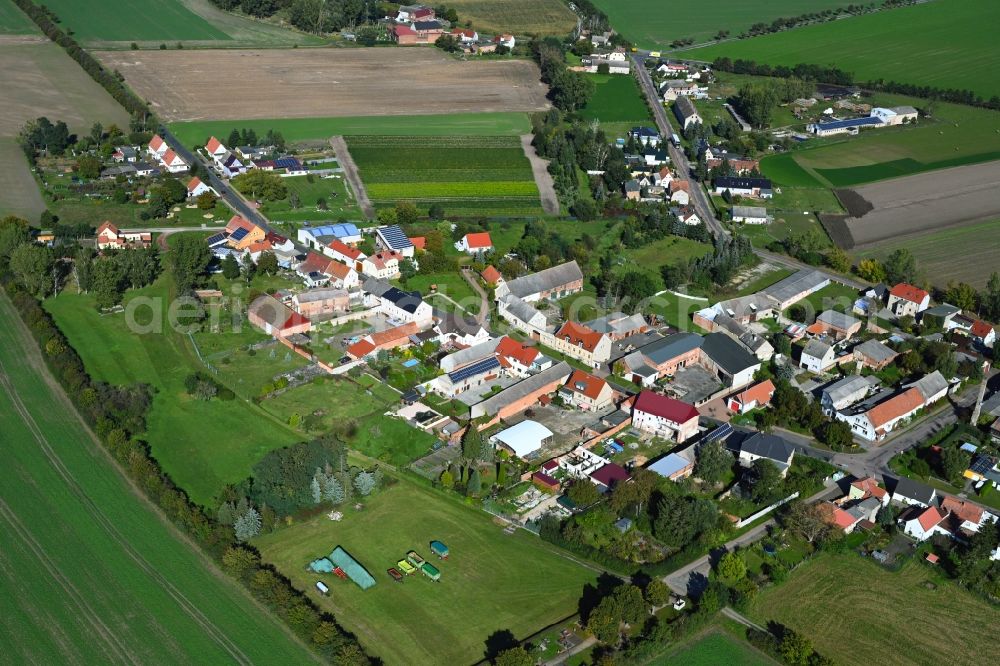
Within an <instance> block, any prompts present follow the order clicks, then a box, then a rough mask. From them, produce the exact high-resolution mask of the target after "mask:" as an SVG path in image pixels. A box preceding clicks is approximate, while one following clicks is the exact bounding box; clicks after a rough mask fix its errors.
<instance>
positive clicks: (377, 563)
mask: <svg viewBox="0 0 1000 666" xmlns="http://www.w3.org/2000/svg"><path fill="white" fill-rule="evenodd" d="M435 539H436V540H440V541H442V542H444V543H445V544H446V545H447V546H448V549H449V550H450V555H449V558H448V560H446V561H442V562H439V561H438V560H437V559H436V558H433V557H432V554H431V553H430V551H429V548H428V543H429V542H430V541H431V540H435ZM254 545H255V546H257V548H259V549H260V551H261V553H262V555H263V558H264V560H265V561H268V562H271V563H272V564H274V565H275V566H277V567H278V568H279V569H280V570H281V571H282V572H283V573H285V574H286V575H287V576H288V577H289V578H291V580H292V582H293V583H294V584H295V586H296V587H298V588H300V589H310V590H313V584H314V583H315V581H316V580H317V578H320V579H323V580H324V581H325V582H326V583H327V585H329V587H330V589H331V593H330V596H328V597H322V596H319V595H315V594H314V595H312V596H313V598H314V599H315V601H316V603H317V604H319V605H320V607H321V608H324V609H328V610H330V611H332V612H333V613H334V614H335V615H336V617H337V619H338V621H339V622H341V623H342V624H343V625H344V626H345V628H347V629H348V630H350V631H352V632H353V633H355V635H357V637H358V639H359V640H360V641H361V643H362V645H363V646H364V647H365V648H366V650H368V651H369V652H370V653H372V654H375V655H377V656H379V657H381V658H382V659H383V660H384V661H385V663H386V664H412V665H423V664H427V665H428V666H430V665H436V664H473V663H478V662H479V661H480V660H481V659H482V658H483V654H484V652H485V649H486V640H487V638H488V637H489V636H491V635H492V634H494V633H495V632H501V631H504V630H507V631H510V632H512V633H513V635H514V636H515V637H516V638H518V639H523V638H526V637H527V636H529V635H531V634H533V633H535V632H536V631H537V630H538V629H539V628H541V627H545V626H548V625H550V624H552V623H555V622H557V621H559V620H562V619H564V618H567V617H569V616H571V615H573V614H574V613H575V612H576V610H577V600H578V599H579V598H580V595H581V593H582V590H583V586H584V584H586V583H588V582H592V581H593V580H594V578H595V575H596V574H595V573H594V572H592V571H590V570H589V569H587V568H585V567H583V566H581V565H579V564H577V563H576V562H574V561H572V560H569V559H566V558H565V557H562V556H561V555H559V554H557V553H555V552H553V551H552V550H550V546H548V544H546V543H545V542H543V541H542V540H540V539H538V538H537V537H536V536H535V535H533V534H529V533H528V532H525V531H522V530H518V531H517V532H515V533H514V534H509V535H508V534H505V533H504V531H503V526H502V525H497V524H495V523H494V522H493V521H492V520H491V518H490V516H489V515H488V514H486V513H484V512H482V511H477V510H474V509H471V508H469V507H467V506H464V505H463V504H462V503H461V502H458V501H456V500H455V499H454V498H451V497H447V496H444V495H442V494H441V493H440V492H438V491H435V490H431V489H428V488H424V487H422V486H419V485H417V484H415V483H413V482H412V481H410V480H408V479H407V478H406V477H402V478H400V479H398V480H397V482H396V483H395V484H394V485H391V486H390V487H388V488H386V489H385V490H383V491H381V492H379V493H378V494H376V495H373V496H372V497H371V498H369V499H368V500H367V501H366V502H365V504H364V508H363V509H361V510H360V511H357V510H353V509H350V508H348V509H346V510H345V511H344V518H343V520H341V521H340V522H336V523H334V522H331V521H330V520H329V519H327V517H326V516H325V515H319V516H316V517H315V518H311V519H309V520H307V521H304V522H299V523H296V524H295V525H292V526H291V527H287V528H283V529H281V530H278V531H276V532H273V533H271V534H268V535H264V536H262V537H259V538H257V539H255V540H254ZM337 545H340V546H342V547H343V548H344V549H345V550H347V551H348V552H349V553H351V555H352V556H354V557H355V558H356V559H357V560H358V561H359V562H360V563H361V564H363V565H364V566H365V567H366V568H367V569H368V571H369V572H370V573H371V574H372V576H374V577H375V580H376V581H377V582H376V584H375V586H374V587H372V588H370V589H368V590H361V589H360V588H359V587H357V586H356V585H354V584H353V583H350V582H346V581H342V580H339V579H337V578H335V577H333V576H319V577H318V576H317V575H316V574H313V573H310V572H308V571H306V570H305V565H306V564H307V563H308V562H310V561H311V560H313V559H315V558H316V557H319V556H320V555H323V554H326V553H329V552H330V551H331V550H333V548H334V547H335V546H337ZM409 550H416V551H417V552H418V553H420V554H421V555H422V556H424V557H429V558H430V559H431V561H432V563H433V564H434V565H435V566H437V567H438V568H439V569H440V570H441V580H440V582H437V583H433V582H431V581H429V580H428V579H426V578H424V577H423V576H421V575H419V574H416V575H413V576H409V577H407V578H406V580H405V582H404V583H402V584H398V583H395V582H393V580H392V579H391V578H390V577H389V576H388V575H387V574H386V569H387V568H389V567H391V566H394V565H395V563H396V561H397V560H400V559H402V558H403V557H404V556H405V555H406V553H407V551H409ZM313 591H314V590H313Z"/></svg>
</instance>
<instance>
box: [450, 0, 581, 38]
mask: <svg viewBox="0 0 1000 666" xmlns="http://www.w3.org/2000/svg"><path fill="white" fill-rule="evenodd" d="M447 6H448V7H451V8H452V9H454V10H455V11H457V12H458V18H459V21H460V23H461V24H462V25H464V24H465V23H466V22H467V21H468V22H471V23H472V26H473V27H474V28H476V29H477V30H485V31H486V32H493V33H496V32H509V33H513V34H515V35H518V36H520V35H556V36H558V37H564V36H565V35H568V34H569V33H570V32H572V30H573V28H575V27H576V15H575V14H573V12H571V11H570V9H569V7H567V6H566V3H564V2H562V0H450V2H449V3H448V4H447Z"/></svg>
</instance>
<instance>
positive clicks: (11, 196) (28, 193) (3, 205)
mask: <svg viewBox="0 0 1000 666" xmlns="http://www.w3.org/2000/svg"><path fill="white" fill-rule="evenodd" d="M44 210H45V201H43V200H42V193H41V192H39V191H38V185H37V183H35V179H34V177H33V176H32V175H31V166H30V165H29V164H28V160H27V158H26V157H25V156H24V151H23V150H21V147H20V146H18V145H17V139H14V138H13V137H0V217H4V216H5V215H18V216H20V217H23V218H24V219H26V220H28V221H29V222H31V223H32V224H37V223H38V218H39V215H41V214H42V211H44Z"/></svg>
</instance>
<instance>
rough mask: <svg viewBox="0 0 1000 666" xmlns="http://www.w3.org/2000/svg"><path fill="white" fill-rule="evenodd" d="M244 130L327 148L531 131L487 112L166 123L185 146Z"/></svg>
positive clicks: (509, 116)
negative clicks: (354, 140)
mask: <svg viewBox="0 0 1000 666" xmlns="http://www.w3.org/2000/svg"><path fill="white" fill-rule="evenodd" d="M234 127H235V128H238V129H242V128H247V129H252V130H254V131H255V132H257V135H258V136H263V135H264V134H266V133H267V131H268V130H271V129H273V130H274V131H276V132H280V133H281V135H282V136H283V137H284V138H285V141H287V142H289V143H315V142H320V143H323V144H326V142H327V141H328V140H329V138H330V137H331V136H336V135H341V136H351V135H356V134H370V135H379V136H443V135H446V134H447V135H449V136H476V135H489V136H494V135H496V136H499V135H504V134H508V135H512V136H518V135H521V134H527V133H528V132H530V131H531V123H530V122H529V121H528V115H527V114H526V113H518V112H504V111H499V112H485V113H450V114H439V115H426V116H424V115H420V116H413V115H407V116H344V117H339V118H270V119H259V118H255V119H247V120H203V121H191V122H176V123H170V131H171V132H173V134H174V136H176V137H177V138H178V139H179V140H180V141H181V142H182V143H183V144H184V145H185V146H199V147H200V146H204V145H205V142H206V141H207V140H208V137H210V136H217V137H219V138H224V137H226V136H228V135H229V132H230V131H231V130H232V129H233V128H234Z"/></svg>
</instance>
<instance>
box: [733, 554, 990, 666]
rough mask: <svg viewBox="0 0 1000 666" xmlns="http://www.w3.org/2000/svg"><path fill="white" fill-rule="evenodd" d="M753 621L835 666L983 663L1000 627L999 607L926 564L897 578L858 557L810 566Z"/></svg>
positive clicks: (767, 594)
mask: <svg viewBox="0 0 1000 666" xmlns="http://www.w3.org/2000/svg"><path fill="white" fill-rule="evenodd" d="M748 615H749V616H750V618H751V619H753V620H754V621H755V622H757V623H758V624H765V623H767V622H768V621H771V620H775V621H777V622H780V623H782V624H785V625H787V626H789V627H791V628H792V629H794V630H795V631H797V632H799V633H800V634H802V635H803V636H805V637H806V638H808V639H809V640H810V641H812V643H813V645H814V646H815V648H816V650H817V651H818V652H819V653H820V654H823V655H825V656H827V657H830V658H831V659H833V660H834V662H837V663H866V662H873V661H878V662H879V663H883V664H898V665H899V666H903V665H906V666H909V665H912V664H921V665H927V666H931V665H935V664H977V663H983V652H982V646H984V645H992V644H993V642H994V641H995V639H996V628H997V626H998V625H1000V611H998V610H997V609H996V607H995V606H992V605H990V604H989V603H988V602H986V601H984V600H983V599H981V598H980V597H978V596H976V595H974V594H972V593H970V592H968V591H966V590H964V589H962V588H960V587H958V586H957V585H956V584H955V583H953V582H951V581H949V580H948V579H946V578H944V577H943V576H941V575H940V574H939V573H938V572H937V571H935V570H934V569H932V568H931V567H930V566H929V565H927V564H925V563H923V562H920V561H917V560H915V559H911V560H910V561H908V562H906V563H905V564H904V565H903V566H902V568H901V569H900V570H899V571H897V572H891V571H888V570H886V569H884V568H882V567H881V566H879V565H878V564H875V562H874V561H872V560H870V559H867V558H861V557H859V556H858V555H856V554H854V553H848V554H843V555H837V554H822V555H818V556H817V557H815V558H814V559H813V560H811V561H809V562H806V563H805V564H803V565H802V566H800V567H798V568H797V569H796V570H795V571H794V572H793V573H792V574H791V575H790V576H789V577H788V580H787V581H786V582H784V583H782V584H781V585H778V586H774V587H771V588H768V589H765V590H762V591H761V593H760V595H759V597H758V598H757V601H756V602H755V605H754V607H753V608H752V610H751V611H750V613H749V614H748ZM917 627H923V628H925V629H926V630H915V628H917Z"/></svg>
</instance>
